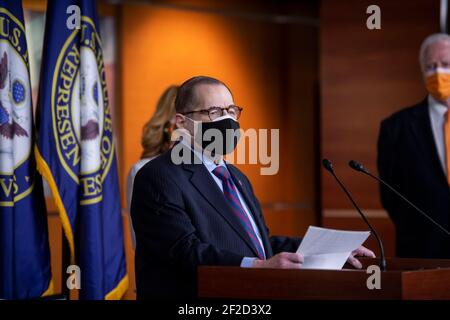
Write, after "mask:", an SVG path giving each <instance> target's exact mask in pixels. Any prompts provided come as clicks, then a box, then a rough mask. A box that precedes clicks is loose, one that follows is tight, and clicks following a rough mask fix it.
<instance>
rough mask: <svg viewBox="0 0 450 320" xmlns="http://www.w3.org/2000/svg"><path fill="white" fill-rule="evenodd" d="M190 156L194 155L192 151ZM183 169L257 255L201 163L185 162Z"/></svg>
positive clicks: (239, 223) (242, 228)
mask: <svg viewBox="0 0 450 320" xmlns="http://www.w3.org/2000/svg"><path fill="white" fill-rule="evenodd" d="M192 156H195V155H194V154H193V153H192ZM183 167H184V169H185V170H188V171H190V172H192V175H191V178H190V181H191V183H192V184H193V185H194V187H195V188H196V189H197V190H198V191H199V193H200V194H201V195H202V196H203V197H204V198H205V200H206V201H208V202H209V203H210V204H211V205H212V206H213V207H214V208H215V209H216V211H217V212H218V213H219V214H220V215H221V216H222V217H223V218H224V219H225V220H226V221H227V222H228V223H229V224H230V226H231V227H232V228H233V229H234V230H235V231H236V233H237V234H238V235H239V236H240V237H241V238H242V239H243V240H244V241H245V243H246V244H247V245H248V246H249V248H250V249H251V250H252V251H253V252H254V253H255V256H257V255H258V252H257V251H256V248H255V247H254V246H253V243H252V241H251V239H250V237H249V235H248V234H247V232H246V231H245V229H244V227H243V226H242V224H241V222H240V221H239V219H238V218H237V217H236V216H235V215H234V213H233V211H232V209H231V206H230V205H229V204H228V202H227V200H226V198H225V197H224V195H223V192H222V191H221V190H220V188H219V187H218V186H217V184H216V182H215V181H214V179H213V177H211V174H210V173H209V172H208V170H207V169H206V167H205V166H204V165H203V164H185V163H183Z"/></svg>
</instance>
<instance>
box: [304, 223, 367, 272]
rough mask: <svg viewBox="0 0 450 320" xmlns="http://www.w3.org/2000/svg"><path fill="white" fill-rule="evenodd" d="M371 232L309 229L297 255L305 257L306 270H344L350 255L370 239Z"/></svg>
mask: <svg viewBox="0 0 450 320" xmlns="http://www.w3.org/2000/svg"><path fill="white" fill-rule="evenodd" d="M369 235H370V232H369V231H342V230H333V229H325V228H319V227H312V226H310V227H309V228H308V231H307V232H306V235H305V237H304V238H303V240H302V242H301V243H300V246H299V247H298V249H297V253H300V254H302V255H303V256H304V258H305V260H304V262H303V266H302V268H304V269H342V267H343V266H344V264H345V262H346V261H347V258H348V257H349V255H350V253H351V252H352V251H353V250H355V249H357V248H359V247H360V246H361V245H362V244H363V243H364V241H366V239H367V238H368V237H369Z"/></svg>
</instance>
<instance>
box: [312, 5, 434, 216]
mask: <svg viewBox="0 0 450 320" xmlns="http://www.w3.org/2000/svg"><path fill="white" fill-rule="evenodd" d="M370 4H373V1H367V0H351V1H345V2H341V1H330V0H324V1H322V2H321V11H320V21H321V32H320V47H321V51H320V77H321V100H322V105H321V128H322V129H321V155H322V156H323V157H328V158H330V159H332V160H333V162H334V163H335V169H336V172H337V173H338V174H339V175H340V176H341V177H342V179H343V180H344V182H346V183H347V184H348V186H349V188H350V190H351V191H353V193H354V194H355V197H356V199H357V200H358V202H359V203H360V204H361V206H362V207H364V208H381V205H380V202H379V196H378V185H377V183H375V182H373V181H370V180H368V178H367V177H364V176H362V175H358V174H357V173H356V172H354V171H352V170H351V169H350V168H348V167H347V162H348V160H350V159H352V158H353V159H355V160H359V161H361V162H362V163H364V164H365V166H366V167H367V168H368V169H369V170H371V171H373V172H376V171H377V170H376V142H377V138H378V129H379V123H380V121H381V120H382V119H383V118H385V117H387V116H389V115H390V114H391V113H393V112H395V111H397V110H399V109H401V108H403V107H405V106H409V105H412V104H415V103H417V102H419V101H420V100H421V99H423V98H424V97H425V94H426V92H425V89H424V86H423V83H422V78H421V73H420V68H419V62H418V52H419V47H420V44H421V42H422V40H423V39H424V38H425V37H426V36H427V35H429V34H431V33H434V32H438V31H439V1H429V0H417V1H407V0H397V1H389V0H381V1H377V3H376V4H377V5H379V6H380V8H381V27H382V28H381V30H368V29H367V28H366V18H367V17H368V15H367V14H366V8H367V6H369V5H370ZM322 186H323V187H322V200H323V201H322V205H323V208H324V209H338V208H350V206H351V205H350V203H349V202H348V200H347V199H346V198H345V197H344V196H343V194H342V193H341V191H340V190H339V189H338V187H337V185H336V183H335V181H333V179H332V178H331V177H330V176H329V175H328V174H326V173H325V172H322Z"/></svg>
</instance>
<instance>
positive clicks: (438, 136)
mask: <svg viewBox="0 0 450 320" xmlns="http://www.w3.org/2000/svg"><path fill="white" fill-rule="evenodd" d="M447 110H448V108H447V106H446V105H444V104H442V103H441V102H439V101H437V100H436V99H434V98H433V97H432V96H431V95H428V112H429V114H430V121H431V130H432V131H433V137H434V143H435V145H436V149H437V152H438V156H439V162H440V163H441V167H442V170H444V173H445V175H447V163H446V155H445V136H444V123H445V113H446V112H447Z"/></svg>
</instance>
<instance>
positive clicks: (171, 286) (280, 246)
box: [131, 151, 301, 299]
mask: <svg viewBox="0 0 450 320" xmlns="http://www.w3.org/2000/svg"><path fill="white" fill-rule="evenodd" d="M189 152H190V151H189ZM228 169H229V171H230V173H231V175H232V177H233V180H234V183H235V185H236V187H237V188H238V189H239V192H240V193H241V195H242V196H243V198H244V199H245V202H246V204H247V206H248V208H249V210H250V211H251V213H252V215H253V218H254V220H255V223H256V224H257V226H258V228H259V231H260V233H261V237H262V241H263V244H264V249H265V252H266V256H267V258H270V257H271V256H272V255H274V254H276V253H279V252H282V251H291V252H294V251H295V250H296V249H297V247H298V245H299V244H300V241H301V240H300V238H287V237H269V230H268V229H267V227H266V225H265V222H264V217H263V215H262V212H261V207H260V205H259V203H258V200H257V199H256V197H255V195H254V193H253V190H252V187H251V184H250V182H249V181H248V179H247V177H246V176H245V175H244V174H243V173H242V172H240V171H239V170H238V169H237V168H236V167H234V166H232V165H228ZM133 190H134V191H133V196H132V203H131V217H132V220H133V226H134V229H135V232H136V256H135V263H136V265H135V268H136V284H137V297H138V299H148V298H169V299H178V298H186V297H187V298H194V297H196V295H197V292H196V274H197V266H200V265H222V266H239V265H240V264H241V261H242V258H244V257H256V256H257V252H256V249H255V248H254V247H253V245H252V242H251V240H250V238H249V236H248V235H247V234H246V232H245V231H244V229H243V227H242V226H241V224H240V222H239V220H238V219H237V218H236V217H235V216H234V215H233V213H232V212H231V208H230V207H229V204H228V203H227V200H226V199H225V197H224V195H223V193H222V191H221V190H220V188H219V187H218V186H217V184H216V182H215V181H214V179H213V178H212V177H211V175H210V173H209V172H208V170H207V169H206V167H205V166H204V165H203V164H179V165H176V164H174V163H173V162H172V160H171V156H170V151H169V152H167V153H165V154H162V155H161V156H159V157H158V158H156V159H154V160H152V161H150V162H149V163H148V164H146V165H145V166H144V167H143V168H142V169H141V170H140V171H139V172H138V174H137V175H136V178H135V182H134V187H133Z"/></svg>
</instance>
